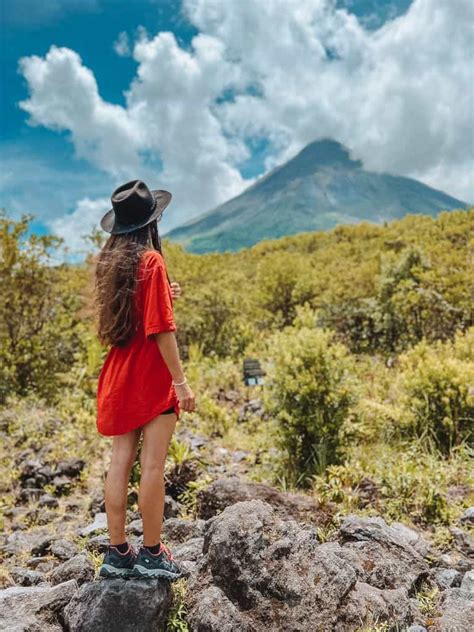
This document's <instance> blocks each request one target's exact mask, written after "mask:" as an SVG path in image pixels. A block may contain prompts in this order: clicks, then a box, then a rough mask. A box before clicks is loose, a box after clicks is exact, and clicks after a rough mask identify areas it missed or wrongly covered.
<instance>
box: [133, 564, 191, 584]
mask: <svg viewBox="0 0 474 632" xmlns="http://www.w3.org/2000/svg"><path fill="white" fill-rule="evenodd" d="M133 577H149V578H152V579H157V578H160V577H162V578H163V579H169V580H170V581H174V580H176V579H181V577H184V574H183V573H179V574H176V573H170V571H165V570H163V569H161V568H146V567H145V566H138V565H137V564H135V566H134V567H133Z"/></svg>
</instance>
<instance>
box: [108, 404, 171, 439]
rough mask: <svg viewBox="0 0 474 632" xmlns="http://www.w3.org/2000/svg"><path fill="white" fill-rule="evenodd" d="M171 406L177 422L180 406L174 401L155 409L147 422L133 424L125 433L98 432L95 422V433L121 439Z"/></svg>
mask: <svg viewBox="0 0 474 632" xmlns="http://www.w3.org/2000/svg"><path fill="white" fill-rule="evenodd" d="M171 406H174V410H175V413H176V417H177V418H176V421H178V420H179V414H180V406H179V400H176V401H174V402H171V403H170V404H168V406H160V408H159V409H157V411H156V412H155V413H152V414H151V417H150V418H149V419H148V420H147V421H140V422H139V423H137V424H133V425H131V426H130V427H129V429H128V430H126V431H125V432H103V431H101V430H99V424H98V423H97V422H96V427H97V432H98V433H99V434H100V435H102V436H103V437H121V436H122V435H125V434H127V433H129V432H132V431H133V430H136V429H137V428H141V427H142V426H146V424H148V423H150V421H153V419H155V418H156V417H158V416H159V415H160V413H161V412H163V411H164V410H168V408H171Z"/></svg>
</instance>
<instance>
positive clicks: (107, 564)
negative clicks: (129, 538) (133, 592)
mask: <svg viewBox="0 0 474 632" xmlns="http://www.w3.org/2000/svg"><path fill="white" fill-rule="evenodd" d="M136 558H137V552H136V550H135V549H134V548H133V546H132V545H131V544H129V545H128V549H127V551H126V552H125V553H120V551H119V550H118V549H117V547H115V546H112V545H111V544H110V545H109V546H108V548H107V551H106V553H105V556H104V561H103V562H102V566H101V567H100V570H99V577H131V576H132V575H133V565H134V564H135V560H136Z"/></svg>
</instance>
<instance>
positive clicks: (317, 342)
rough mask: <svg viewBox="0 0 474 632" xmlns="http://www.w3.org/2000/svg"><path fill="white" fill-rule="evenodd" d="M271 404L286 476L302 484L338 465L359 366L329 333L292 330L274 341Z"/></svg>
mask: <svg viewBox="0 0 474 632" xmlns="http://www.w3.org/2000/svg"><path fill="white" fill-rule="evenodd" d="M269 353H270V355H271V360H272V362H271V365H270V368H269V381H268V396H267V402H266V405H267V407H268V409H269V412H270V413H271V414H273V415H275V418H276V421H277V424H278V436H279V441H280V444H281V448H282V449H283V450H284V452H285V454H286V459H285V464H284V465H285V467H286V468H287V474H290V476H291V477H292V478H293V480H294V481H295V482H296V483H297V484H303V485H304V484H307V483H308V482H309V479H310V477H311V476H312V475H313V474H315V473H318V472H321V471H322V470H324V469H325V467H326V465H327V464H330V463H336V462H337V461H338V459H339V457H340V448H341V445H340V431H341V426H342V424H343V422H344V420H345V419H346V417H347V416H348V414H349V411H350V408H351V406H352V405H353V403H354V402H355V401H356V384H355V382H354V377H353V374H354V368H355V367H354V361H353V359H352V358H351V357H350V355H349V353H348V351H347V350H346V348H345V347H344V345H342V344H340V343H337V342H335V341H334V337H333V334H332V333H331V332H329V331H327V330H321V329H315V328H310V327H306V326H302V327H300V328H297V327H289V328H286V329H285V330H284V331H283V332H281V333H278V334H275V335H274V336H273V337H272V338H271V340H270V351H269Z"/></svg>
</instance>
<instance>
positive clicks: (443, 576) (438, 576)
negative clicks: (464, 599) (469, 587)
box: [433, 568, 461, 590]
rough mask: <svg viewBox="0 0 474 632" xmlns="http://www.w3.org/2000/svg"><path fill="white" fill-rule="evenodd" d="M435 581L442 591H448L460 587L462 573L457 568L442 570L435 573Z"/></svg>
mask: <svg viewBox="0 0 474 632" xmlns="http://www.w3.org/2000/svg"><path fill="white" fill-rule="evenodd" d="M433 579H434V580H435V582H436V585H437V586H438V588H439V589H440V590H446V589H447V588H455V587H457V586H460V584H461V573H460V572H459V571H457V570H456V569H455V568H440V569H437V570H436V571H435V573H434V577H433Z"/></svg>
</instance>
